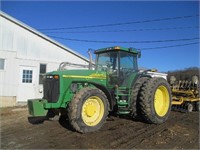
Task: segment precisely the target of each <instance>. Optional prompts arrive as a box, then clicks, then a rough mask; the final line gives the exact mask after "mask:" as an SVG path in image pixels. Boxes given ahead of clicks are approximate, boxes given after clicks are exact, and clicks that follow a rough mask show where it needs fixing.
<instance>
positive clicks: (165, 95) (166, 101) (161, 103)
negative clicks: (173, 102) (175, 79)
mask: <svg viewBox="0 0 200 150" xmlns="http://www.w3.org/2000/svg"><path fill="white" fill-rule="evenodd" d="M169 105H170V97H169V92H168V90H167V88H166V87H165V86H159V87H158V89H157V90H156V93H155V97H154V108H155V111H156V113H157V115H158V116H160V117H163V116H165V115H166V113H167V112H168V110H169Z"/></svg>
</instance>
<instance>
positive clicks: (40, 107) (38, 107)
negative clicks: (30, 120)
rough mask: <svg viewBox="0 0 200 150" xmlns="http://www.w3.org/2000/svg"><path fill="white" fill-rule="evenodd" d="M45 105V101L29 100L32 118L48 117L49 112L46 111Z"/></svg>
mask: <svg viewBox="0 0 200 150" xmlns="http://www.w3.org/2000/svg"><path fill="white" fill-rule="evenodd" d="M44 103H47V100H45V99H29V100H28V111H29V114H30V115H31V116H32V117H41V116H46V115H47V111H48V110H46V109H44Z"/></svg>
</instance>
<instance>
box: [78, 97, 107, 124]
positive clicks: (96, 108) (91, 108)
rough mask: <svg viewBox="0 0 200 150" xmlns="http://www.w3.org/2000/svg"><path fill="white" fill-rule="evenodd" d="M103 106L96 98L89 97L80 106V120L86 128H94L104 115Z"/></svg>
mask: <svg viewBox="0 0 200 150" xmlns="http://www.w3.org/2000/svg"><path fill="white" fill-rule="evenodd" d="M104 111H105V110H104V104H103V102H102V100H101V99H100V98H99V97H97V96H91V97H89V98H88V99H87V100H86V101H85V102H84V104H83V106H82V112H81V115H82V119H83V122H84V123H85V124H86V125H87V126H96V125H97V124H98V123H99V122H100V121H101V119H102V118H103V115H104Z"/></svg>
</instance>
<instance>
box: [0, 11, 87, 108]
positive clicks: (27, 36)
mask: <svg viewBox="0 0 200 150" xmlns="http://www.w3.org/2000/svg"><path fill="white" fill-rule="evenodd" d="M64 61H68V62H72V63H77V62H78V63H79V64H83V65H88V59H87V58H85V57H83V56H81V55H80V54H78V53H76V52H75V51H73V50H72V49H70V48H68V47H66V46H63V45H62V44H60V43H58V42H56V41H55V40H53V39H51V38H49V37H47V36H45V35H44V34H42V33H40V32H38V31H36V30H35V29H33V28H31V27H30V26H28V25H26V24H24V23H22V22H20V21H18V20H16V19H15V18H13V17H11V16H9V15H7V14H5V13H4V12H2V11H0V107H5V106H15V105H17V103H20V102H26V101H27V99H30V98H41V97H42V96H43V87H42V81H41V79H42V74H44V73H46V72H49V71H53V70H57V69H58V66H59V64H60V63H61V62H64Z"/></svg>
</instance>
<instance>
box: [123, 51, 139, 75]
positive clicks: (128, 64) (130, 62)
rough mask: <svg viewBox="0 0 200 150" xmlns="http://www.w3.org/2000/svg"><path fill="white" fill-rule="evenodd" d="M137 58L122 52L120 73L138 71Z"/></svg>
mask: <svg viewBox="0 0 200 150" xmlns="http://www.w3.org/2000/svg"><path fill="white" fill-rule="evenodd" d="M137 69H138V68H137V57H136V55H135V54H131V53H127V52H122V51H121V52H120V71H135V70H137Z"/></svg>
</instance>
